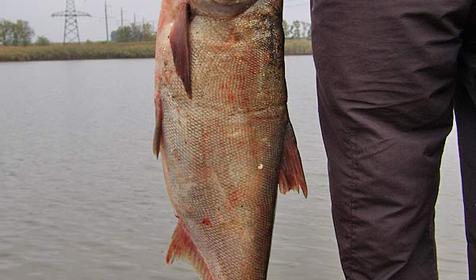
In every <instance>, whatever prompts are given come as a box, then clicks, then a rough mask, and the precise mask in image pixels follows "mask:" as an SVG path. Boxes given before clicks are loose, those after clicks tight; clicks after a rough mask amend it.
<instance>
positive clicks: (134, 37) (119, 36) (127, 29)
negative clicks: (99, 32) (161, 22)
mask: <svg viewBox="0 0 476 280" xmlns="http://www.w3.org/2000/svg"><path fill="white" fill-rule="evenodd" d="M111 40H112V41H113V42H140V41H153V40H155V31H154V28H153V27H152V25H151V24H150V23H145V24H140V25H139V24H135V23H132V24H130V25H127V26H121V27H119V28H118V29H117V30H115V31H113V32H112V33H111Z"/></svg>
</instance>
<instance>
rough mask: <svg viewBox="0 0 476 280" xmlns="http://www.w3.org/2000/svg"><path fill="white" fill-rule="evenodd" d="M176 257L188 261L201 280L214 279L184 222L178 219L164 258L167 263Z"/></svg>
mask: <svg viewBox="0 0 476 280" xmlns="http://www.w3.org/2000/svg"><path fill="white" fill-rule="evenodd" d="M178 258H180V259H185V260H187V261H189V262H190V263H191V264H192V265H193V267H194V268H195V269H196V270H197V271H198V272H199V273H200V275H201V276H202V279H203V280H214V278H213V276H212V274H211V271H210V270H209V268H208V265H207V264H206V262H205V260H204V258H203V256H202V254H201V253H200V252H199V250H198V248H197V246H196V245H195V243H194V242H193V240H192V239H191V237H190V234H189V232H188V230H187V229H186V227H185V224H184V223H183V221H182V220H180V219H179V223H178V224H177V227H176V228H175V232H174V234H173V236H172V242H171V243H170V247H169V250H168V252H167V257H166V259H165V260H166V262H167V264H171V263H173V262H174V260H175V259H178Z"/></svg>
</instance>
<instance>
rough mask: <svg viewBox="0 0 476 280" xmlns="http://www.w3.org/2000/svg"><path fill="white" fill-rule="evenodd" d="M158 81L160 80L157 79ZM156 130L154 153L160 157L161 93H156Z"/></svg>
mask: <svg viewBox="0 0 476 280" xmlns="http://www.w3.org/2000/svg"><path fill="white" fill-rule="evenodd" d="M157 82H158V81H157ZM154 99H155V132H154V144H153V150H154V155H155V156H156V157H157V158H158V157H159V152H160V142H161V141H162V117H163V111H162V101H161V100H160V93H159V92H157V93H156V95H155V98H154Z"/></svg>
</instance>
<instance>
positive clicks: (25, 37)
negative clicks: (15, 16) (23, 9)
mask: <svg viewBox="0 0 476 280" xmlns="http://www.w3.org/2000/svg"><path fill="white" fill-rule="evenodd" d="M34 35H35V32H34V31H33V29H32V28H31V27H30V25H29V24H28V22H27V21H23V20H17V21H16V22H11V21H8V20H1V21H0V44H2V45H5V46H20V45H23V46H25V45H29V44H31V40H32V38H33V36H34Z"/></svg>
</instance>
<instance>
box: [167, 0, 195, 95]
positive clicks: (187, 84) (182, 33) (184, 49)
mask: <svg viewBox="0 0 476 280" xmlns="http://www.w3.org/2000/svg"><path fill="white" fill-rule="evenodd" d="M190 13H191V12H190V5H189V4H188V3H186V2H183V3H180V4H179V7H178V12H177V17H176V18H175V22H174V25H173V27H172V30H171V31H170V37H169V39H170V46H171V47H172V54H173V57H174V63H175V69H176V71H177V75H178V76H179V77H180V79H181V80H182V82H183V85H184V88H185V91H186V92H187V95H188V97H189V98H192V79H191V69H190V67H191V65H190V57H191V56H190V41H189V26H190V20H191V15H190Z"/></svg>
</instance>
